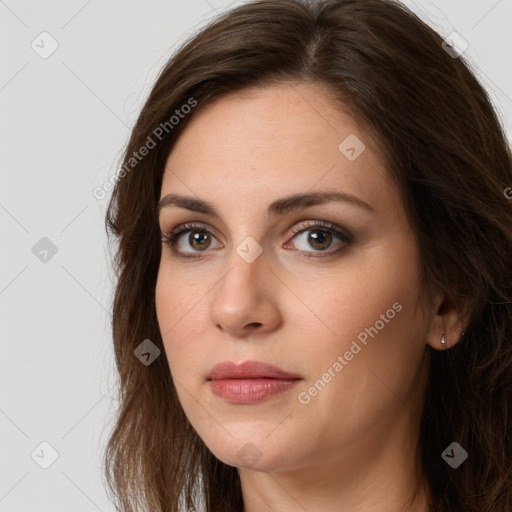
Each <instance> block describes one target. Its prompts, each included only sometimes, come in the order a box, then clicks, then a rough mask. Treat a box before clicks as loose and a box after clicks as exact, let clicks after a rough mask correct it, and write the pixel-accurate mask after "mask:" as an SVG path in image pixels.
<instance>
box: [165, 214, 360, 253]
mask: <svg viewBox="0 0 512 512" xmlns="http://www.w3.org/2000/svg"><path fill="white" fill-rule="evenodd" d="M315 229H316V230H318V231H326V232H328V233H331V234H333V235H335V236H336V237H337V238H339V239H340V240H341V241H342V242H343V243H344V244H345V246H350V245H351V244H352V243H353V242H354V237H353V236H352V234H350V233H349V232H348V231H346V232H345V231H341V230H340V229H338V228H337V227H336V226H335V225H334V224H331V223H329V222H325V221H316V223H315V224H311V225H307V226H306V225H305V223H301V224H299V225H298V226H297V227H295V228H294V229H292V233H291V234H292V238H295V236H296V235H298V234H301V233H304V232H306V231H314V230H315ZM192 231H197V232H200V233H204V234H208V235H212V236H213V234H212V233H211V232H210V231H209V230H208V229H206V228H205V227H204V226H203V225H201V224H196V223H193V222H190V223H187V224H182V225H180V226H178V227H177V228H175V229H173V230H172V231H171V232H170V233H168V234H166V233H163V232H162V233H161V235H162V238H161V241H162V243H163V244H165V245H167V246H169V247H170V248H171V249H173V246H174V245H175V243H176V241H177V239H178V237H179V236H180V235H182V234H184V233H188V232H192ZM343 249H344V247H343V248H342V249H337V250H336V251H329V252H326V251H301V250H298V251H297V252H298V253H299V254H302V255H303V256H305V257H306V258H316V257H322V256H315V255H314V254H315V253H324V254H326V255H327V256H332V255H333V254H337V253H338V252H340V251H341V250H343ZM173 252H174V254H175V255H176V257H178V258H180V259H185V260H187V259H189V260H191V259H200V258H202V257H203V256H202V254H201V252H200V251H196V255H190V254H187V253H184V254H180V253H179V252H178V251H176V250H175V249H173ZM202 252H206V251H202ZM312 253H313V254H312ZM325 257H326V256H325Z"/></svg>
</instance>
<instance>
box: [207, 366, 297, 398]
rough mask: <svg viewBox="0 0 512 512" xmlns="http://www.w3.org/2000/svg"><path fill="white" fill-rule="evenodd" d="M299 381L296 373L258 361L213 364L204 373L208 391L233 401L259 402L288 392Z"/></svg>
mask: <svg viewBox="0 0 512 512" xmlns="http://www.w3.org/2000/svg"><path fill="white" fill-rule="evenodd" d="M300 380H302V378H301V377H299V376H298V375H294V374H291V373H288V372H285V371H284V370H281V368H278V367H277V366H273V365H270V364H267V363H263V362H260V361H245V362H243V363H241V364H235V363H233V362H231V361H224V362H222V363H219V364H216V365H215V366H214V367H213V368H212V369H211V371H210V374H209V375H208V384H209V387H210V390H211V391H212V393H214V394H215V395H217V396H218V397H219V398H222V399H223V400H225V401H227V402H230V403H233V404H252V403H256V402H261V401H263V400H265V399H267V398H270V397H272V396H275V395H277V394H281V393H284V392H286V391H289V390H290V389H291V388H292V387H293V386H294V385H295V384H297V382H298V381H300Z"/></svg>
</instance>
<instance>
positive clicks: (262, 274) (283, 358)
mask: <svg viewBox="0 0 512 512" xmlns="http://www.w3.org/2000/svg"><path fill="white" fill-rule="evenodd" d="M349 135H352V136H354V135H355V136H356V137H357V139H359V140H360V141H361V142H362V143H363V144H364V145H365V149H364V151H362V152H360V149H361V146H357V144H358V143H357V144H356V142H357V140H356V139H354V138H352V139H349V142H350V143H347V144H346V145H345V146H343V145H342V149H341V150H340V149H339V145H340V143H342V142H343V141H344V140H345V139H346V138H347V137H348V136H349ZM354 141H355V142H354ZM352 147H355V149H356V151H351V150H350V149H351V148H352ZM358 148H359V149H358ZM358 152H360V154H359V155H358V156H357V154H358ZM347 155H348V156H349V157H350V158H347ZM354 155H356V156H357V157H356V158H355V159H352V160H351V158H353V157H354ZM314 191H316V192H329V191H331V192H345V193H349V194H351V195H353V196H356V197H357V198H359V199H360V200H362V201H364V202H365V203H367V204H368V205H369V206H370V207H371V208H370V209H366V208H364V207H361V206H358V205H356V204H353V203H350V202H346V201H343V202H342V201H331V202H326V203H325V204H319V205H315V206H309V207H307V208H305V209H301V210H297V211H289V212H286V213H284V214H282V215H278V214H271V215H268V214H267V206H268V205H269V204H270V203H271V202H273V201H274V200H277V199H279V198H283V197H287V196H290V195H292V194H299V193H309V192H314ZM170 193H174V194H181V195H186V196H191V197H193V198H196V199H197V198H200V199H203V200H205V201H208V202H210V203H213V204H214V206H215V207H216V208H217V209H218V211H219V213H220V218H216V217H214V216H213V215H211V214H207V213H199V212H193V211H189V210H187V209H185V208H182V207H177V206H169V207H166V208H164V209H162V211H161V214H160V227H161V229H162V231H163V233H164V234H165V233H169V232H170V231H171V230H173V229H174V228H176V227H179V226H181V225H183V224H184V223H188V222H194V223H196V224H200V227H202V228H203V229H206V230H207V231H208V232H209V235H207V238H206V239H201V238H199V239H197V238H196V239H194V238H192V237H191V235H193V234H194V233H197V232H199V233H201V230H200V229H199V230H198V229H197V228H192V229H191V231H188V232H185V233H183V234H181V235H180V236H179V237H178V239H177V240H176V241H175V244H174V245H173V246H172V247H171V246H168V245H163V246H162V257H161V262H160V268H159V274H158V280H157V287H156V306H157V315H158V321H159V326H160V330H161V332H162V336H163V340H164V346H165V350H166V357H167V358H168V360H169V364H170V368H171V373H172V377H173V380H174V383H175V385H176V389H177V392H178V396H179V399H180V402H181V404H182V406H183V409H184V411H185V413H186V415H187V417H188V419H189V420H190V422H191V424H192V425H193V427H194V428H195V430H196V431H197V432H198V434H199V436H200V437H201V438H202V439H203V441H204V442H205V444H206V445H207V446H208V448H209V449H210V450H211V451H212V452H213V453H214V454H215V456H216V457H217V458H218V459H220V460H221V461H223V462H224V463H226V464H229V465H232V466H236V467H238V468H239V474H240V478H241V482H242V491H243V496H244V512H277V511H279V512H292V511H293V512H296V511H308V512H316V511H322V512H334V511H335V512H349V511H350V512H362V511H365V512H373V511H378V512H399V511H404V512H405V511H409V510H410V511H414V512H424V511H427V510H428V493H427V492H426V491H425V490H424V489H422V488H421V486H422V485H423V484H425V481H424V479H423V477H422V474H421V471H420V464H419V451H418V450H419V448H418V429H419V421H420V415H421V410H422V405H423V402H424V394H425V390H426V379H427V359H426V357H425V352H426V346H427V345H430V346H432V347H434V348H436V349H441V344H440V340H441V334H442V332H443V331H445V333H446V334H445V336H446V339H447V341H448V345H449V346H452V345H453V344H455V343H456V342H457V341H458V340H459V338H460V336H461V334H462V331H463V327H462V323H461V322H460V321H459V316H458V313H457V311H456V310H455V309H454V308H453V307H452V306H451V305H450V304H449V303H448V302H447V298H446V297H445V296H444V294H443V293H441V292H439V293H438V294H437V295H436V296H435V303H434V304H432V305H429V306H427V307H425V308H422V307H421V305H420V299H419V297H420V295H419V293H420V289H419V254H418V249H417V246H416V243H415V239H414V233H413V231H412V228H411V226H410V224H409V222H408V219H407V217H406V215H405V213H404V208H403V202H402V199H401V197H400V195H399V192H398V190H397V188H396V187H395V186H394V184H393V183H392V181H391V180H390V178H389V177H388V175H387V171H386V169H385V168H384V165H383V163H382V161H381V159H380V158H379V156H378V152H377V150H376V147H375V146H374V144H373V143H372V140H371V139H370V137H369V135H368V134H365V132H364V131H363V130H362V129H361V128H360V127H359V126H358V124H357V123H356V122H355V120H354V119H353V118H352V117H351V116H349V115H348V114H347V113H345V112H344V111H343V110H342V109H341V108H340V107H339V106H338V105H336V104H335V103H334V102H333V101H332V99H330V97H329V96H328V95H327V93H326V91H325V90H324V89H322V88H321V87H320V86H318V85H313V84H305V83H301V84H294V85H291V84H287V85H284V84H283V85H274V86H268V87H266V88H263V89H251V90H245V91H242V92H240V93H236V94H230V95H229V96H226V97H224V98H221V99H220V100H217V101H216V102H215V103H213V104H212V105H210V106H209V107H207V108H206V109H204V110H202V111H199V112H197V114H195V115H194V118H193V119H192V120H191V122H190V124H189V125H188V126H187V127H186V129H185V130H184V132H183V133H182V135H181V136H180V138H179V140H178V142H177V144H176V146H175V147H174V148H173V151H172V152H171V154H170V156H169V158H168V161H167V164H166V169H165V173H164V178H163V183H162V191H161V198H164V197H165V196H166V195H167V194H170ZM319 221H324V222H326V223H328V227H327V228H326V227H325V225H324V226H320V227H318V226H317V227H315V225H316V224H317V223H318V222H319ZM331 226H334V227H335V228H337V229H341V231H342V232H344V233H345V232H348V233H349V234H350V235H351V236H352V240H351V242H347V241H344V240H343V239H340V238H338V235H337V234H336V233H335V232H332V231H330V230H329V227H331ZM297 227H299V228H300V229H301V231H302V230H305V231H302V232H301V233H300V234H299V233H297V234H294V233H292V231H291V230H292V229H293V228H297ZM306 228H307V229H306ZM310 235H314V236H316V238H314V237H311V236H310ZM197 236H200V235H197ZM208 236H209V238H208ZM247 237H252V239H253V241H252V240H251V241H249V242H248V240H247ZM194 240H197V241H196V243H194ZM315 240H316V243H314V242H315ZM258 247H259V248H260V249H261V250H262V252H261V253H260V254H259V255H257V257H256V258H255V259H254V261H252V262H248V261H247V260H246V259H244V257H242V256H241V254H246V252H243V251H242V252H240V251H237V248H239V249H240V248H243V249H244V250H245V251H248V254H255V253H254V251H256V250H259V249H258ZM299 251H302V253H301V252H299ZM178 252H181V254H183V253H185V254H193V255H195V256H199V258H198V259H189V260H186V259H182V258H180V257H178V255H177V254H178ZM308 255H309V256H312V257H308ZM372 329H373V330H372ZM369 332H371V333H372V335H370V334H369ZM363 333H366V335H367V337H366V340H365V341H366V343H363V341H362V340H363V339H364V334H363ZM354 342H355V343H356V345H354V344H353V343H354ZM356 346H358V347H359V351H358V350H357V348H356ZM347 352H349V353H352V356H350V354H347ZM339 357H341V360H340V359H339ZM226 360H229V361H234V362H236V363H240V362H243V361H246V360H258V361H264V362H266V363H269V364H272V365H275V366H278V367H280V368H281V369H283V370H285V371H287V372H290V373H293V374H296V375H298V376H300V378H301V379H302V380H300V381H299V382H298V383H297V384H296V385H295V387H293V388H292V389H291V390H289V391H288V392H284V393H280V394H277V395H274V396H272V397H269V398H267V399H265V400H263V401H261V402H258V403H252V404H243V405H241V404H233V403H228V402H227V401H225V400H223V399H222V398H219V397H218V396H216V395H214V394H213V393H212V391H211V389H210V386H209V383H208V382H207V376H208V373H209V371H210V370H211V368H212V367H213V365H214V364H216V363H218V362H221V361H226ZM336 362H338V365H336ZM340 368H341V369H340ZM329 377H330V378H329ZM319 380H320V381H321V382H320V383H319ZM315 383H316V387H315ZM315 390H316V391H315ZM415 486H420V488H419V492H418V495H417V499H415V500H414V501H411V499H412V494H413V490H414V489H415Z"/></svg>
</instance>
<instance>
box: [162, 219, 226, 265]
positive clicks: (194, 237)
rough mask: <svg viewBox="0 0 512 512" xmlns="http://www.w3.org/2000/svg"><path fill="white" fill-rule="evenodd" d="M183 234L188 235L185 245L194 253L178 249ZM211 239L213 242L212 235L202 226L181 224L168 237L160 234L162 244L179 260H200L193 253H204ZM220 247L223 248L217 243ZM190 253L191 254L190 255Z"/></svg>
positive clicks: (197, 255)
mask: <svg viewBox="0 0 512 512" xmlns="http://www.w3.org/2000/svg"><path fill="white" fill-rule="evenodd" d="M185 233H189V236H188V237H186V238H184V239H183V240H184V241H185V243H188V244H189V247H192V248H193V249H196V251H184V250H183V248H182V247H180V242H182V241H183V240H181V235H184V234H185ZM212 239H214V240H215V237H214V236H213V235H212V233H211V232H210V231H208V230H207V229H206V228H205V227H204V226H203V225H202V224H194V223H188V224H182V225H181V226H178V227H177V228H175V229H173V230H172V231H171V232H170V233H169V234H168V235H166V234H165V233H162V243H163V244H165V245H168V246H169V247H171V248H172V249H173V252H174V253H175V254H176V256H178V257H179V258H184V259H187V258H200V257H201V254H196V255H194V254H193V253H194V252H204V251H205V250H206V249H208V248H209V247H210V245H211V243H212ZM175 245H177V246H178V249H176V248H175ZM219 246H220V247H223V244H221V243H219ZM191 253H192V254H191Z"/></svg>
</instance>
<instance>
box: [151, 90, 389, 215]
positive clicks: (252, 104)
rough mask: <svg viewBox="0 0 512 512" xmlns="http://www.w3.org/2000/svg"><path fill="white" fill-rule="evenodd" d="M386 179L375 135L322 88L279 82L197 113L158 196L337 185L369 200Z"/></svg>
mask: <svg viewBox="0 0 512 512" xmlns="http://www.w3.org/2000/svg"><path fill="white" fill-rule="evenodd" d="M347 150H349V151H348V152H347ZM350 150H353V151H352V152H351V151H350ZM354 155H355V157H356V158H354ZM389 182H390V180H389V177H388V175H387V173H386V170H385V169H384V165H383V162H382V161H381V159H380V158H379V156H378V153H377V151H376V150H375V144H374V141H373V140H372V139H371V138H370V136H369V134H367V133H365V132H364V131H363V130H362V129H361V128H360V126H359V125H358V124H357V122H356V121H355V120H354V119H353V117H352V116H350V114H349V113H348V111H347V110H345V109H343V108H342V105H341V104H340V103H336V102H335V101H334V99H333V97H332V94H330V93H329V91H328V90H327V89H325V88H324V87H322V86H319V85H316V84H293V85H292V84H279V85H272V86H267V87H264V88H251V89H244V90H242V91H240V92H236V93H231V94H229V95H227V96H225V97H222V98H220V99H218V100H216V101H214V102H213V103H212V104H210V105H208V106H207V107H205V108H204V109H202V110H199V111H198V112H196V113H195V114H194V117H193V118H192V119H190V121H189V124H188V125H187V127H186V128H185V129H184V131H183V132H182V133H181V135H180V137H179V139H178V140H177V142H176V143H175V145H174V147H173V150H172V151H171V153H170V155H169V157H168V159H167V162H166V168H165V172H164V178H163V183H162V193H161V196H164V195H165V194H167V193H170V192H179V193H186V194H187V195H191V193H192V194H193V195H197V196H199V197H205V196H207V197H211V195H212V193H213V192H215V194H216V197H218V198H219V199H218V202H219V203H220V204H222V202H223V201H224V202H226V201H231V202H233V201H234V202H237V201H243V202H245V204H249V203H250V202H253V201H256V200H258V201H261V200H262V198H263V197H265V198H266V201H265V203H268V202H270V201H271V200H272V198H273V197H275V198H277V197H282V196H284V195H290V194H293V193H303V192H305V191H307V190H316V189H330V190H331V189H337V190H343V191H346V192H348V193H351V194H354V195H360V196H364V197H363V198H364V199H365V200H367V202H370V203H371V201H374V202H379V197H381V196H382V195H383V194H382V193H383V187H386V186H387V187H388V188H389V187H390V183H389ZM390 192H393V191H392V190H390ZM393 200H395V201H396V197H394V198H393ZM262 206H263V205H262Z"/></svg>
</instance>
